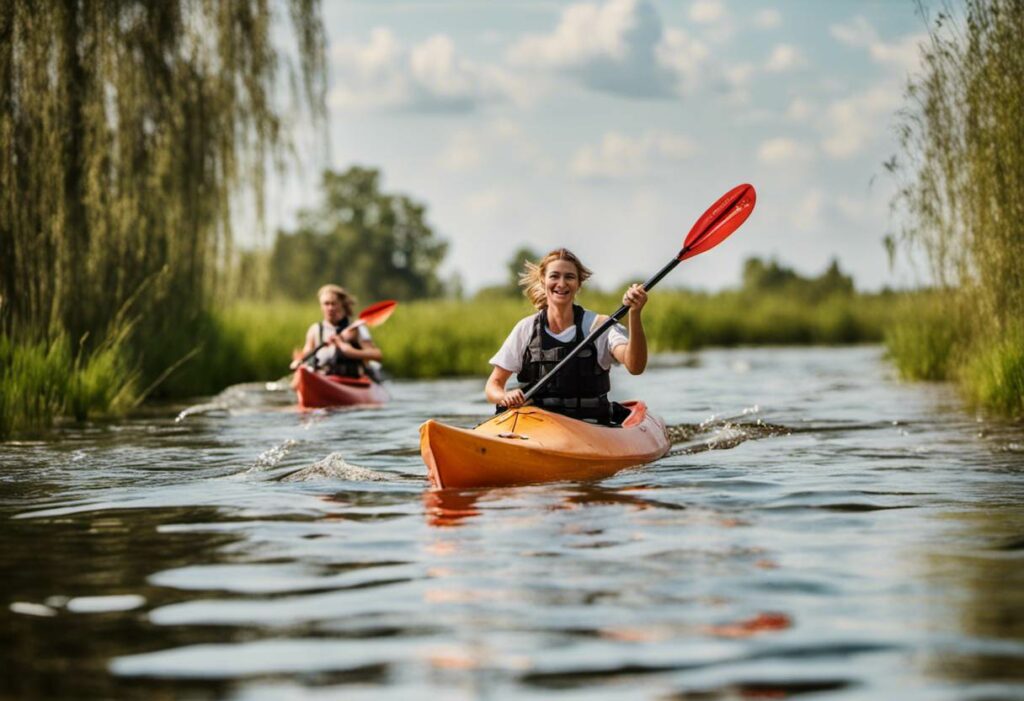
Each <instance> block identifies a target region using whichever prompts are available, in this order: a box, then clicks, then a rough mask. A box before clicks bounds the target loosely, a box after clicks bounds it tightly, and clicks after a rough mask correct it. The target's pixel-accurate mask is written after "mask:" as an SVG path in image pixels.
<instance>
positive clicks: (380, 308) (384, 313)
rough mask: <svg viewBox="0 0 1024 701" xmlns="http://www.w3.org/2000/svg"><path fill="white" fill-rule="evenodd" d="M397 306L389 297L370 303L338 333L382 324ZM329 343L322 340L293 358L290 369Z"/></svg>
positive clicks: (329, 341) (329, 340)
mask: <svg viewBox="0 0 1024 701" xmlns="http://www.w3.org/2000/svg"><path fill="white" fill-rule="evenodd" d="M397 306H398V302H396V301H394V300H391V299H386V300H384V301H383V302H377V303H376V304H371V305H370V306H368V307H367V308H366V309H364V310H363V311H361V312H360V313H359V318H358V319H356V320H355V321H353V322H352V323H351V324H349V325H348V326H346V327H345V328H344V329H342V330H341V331H340V332H338V335H339V336H340V335H341V334H343V333H345V332H346V331H348V330H349V329H354V328H358V327H360V326H369V327H370V328H373V327H374V326H380V325H381V324H383V323H384V322H385V321H387V320H388V317H389V316H391V313H392V312H393V311H395V307H397ZM332 339H333V337H332ZM329 343H331V339H328V340H326V341H324V342H323V343H321V344H320V345H319V346H317V347H316V348H314V349H313V350H311V351H310V352H308V353H306V354H305V355H304V356H302V357H301V358H298V359H296V360H293V361H292V364H291V365H290V366H289V367H290V368H291V369H292V370H294V369H296V368H297V367H299V366H300V365H302V364H303V363H305V362H307V361H308V360H309V359H310V358H312V357H313V356H314V355H315V354H316V352H317V351H318V350H320V349H321V348H323V347H324V346H326V345H327V344H329Z"/></svg>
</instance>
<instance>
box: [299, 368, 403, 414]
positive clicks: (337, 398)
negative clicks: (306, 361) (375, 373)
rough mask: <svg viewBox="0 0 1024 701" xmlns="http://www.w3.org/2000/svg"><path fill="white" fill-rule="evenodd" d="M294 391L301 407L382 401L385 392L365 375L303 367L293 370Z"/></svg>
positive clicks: (311, 407)
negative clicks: (334, 372) (332, 373)
mask: <svg viewBox="0 0 1024 701" xmlns="http://www.w3.org/2000/svg"><path fill="white" fill-rule="evenodd" d="M295 391H296V393H297V394H298V395H299V406H300V407H301V408H303V409H320V408H329V407H341V406H360V405H365V404H370V405H372V404H384V403H385V402H387V401H388V393H387V392H385V391H384V388H383V387H381V386H380V385H379V384H377V383H376V382H372V381H370V380H367V379H365V378H359V379H357V378H351V377H340V376H338V375H321V374H320V373H317V372H313V371H312V370H310V369H309V368H307V367H305V366H303V367H300V368H299V369H298V370H296V371H295Z"/></svg>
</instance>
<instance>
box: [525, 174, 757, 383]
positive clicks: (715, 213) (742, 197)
mask: <svg viewBox="0 0 1024 701" xmlns="http://www.w3.org/2000/svg"><path fill="white" fill-rule="evenodd" d="M756 201H757V193H756V192H754V186H753V185H737V186H736V187H734V188H733V189H731V190H729V192H727V193H725V194H724V195H722V197H720V198H719V200H718V201H717V202H715V203H714V204H713V205H711V207H709V208H708V210H707V211H706V212H704V214H703V215H701V217H700V219H698V220H697V221H696V223H694V225H693V228H692V229H690V233H689V234H687V235H686V239H685V240H684V241H683V247H682V248H681V249H680V250H679V253H678V254H676V257H675V258H673V259H672V260H671V261H670V262H669V263H668V265H666V266H665V267H664V268H662V269H661V270H659V271H658V272H657V273H655V274H654V277H652V278H651V279H650V280H648V281H647V282H645V283H644V290H645V291H650V289H651V288H652V287H654V286H655V285H656V284H658V282H659V281H660V280H661V279H662V278H663V277H665V276H666V275H668V274H669V272H670V271H671V270H672V269H673V268H674V267H676V266H677V265H679V264H680V263H682V262H683V261H684V260H686V259H687V258H693V257H694V256H696V255H699V254H701V253H704V251H709V250H711V249H712V248H714V247H715V246H717V245H718V244H720V243H722V241H724V240H725V239H726V238H728V237H729V234H731V233H732V232H734V231H736V229H738V228H740V225H741V224H742V223H743V222H745V221H746V220H747V217H749V216H750V213H751V212H752V211H753V210H754V203H755V202H756ZM628 311H629V307H627V306H626V305H622V306H621V307H619V310H618V311H617V312H615V313H614V314H612V315H611V316H610V317H608V319H606V320H605V322H604V323H603V324H601V325H600V326H598V327H597V328H596V329H594V330H593V331H591V332H590V333H589V334H587V337H586V338H584V339H583V341H582V342H581V343H580V344H579V345H577V346H576V347H575V348H573V349H572V350H571V351H570V352H569V354H568V355H567V356H565V357H564V358H562V360H561V361H560V362H559V363H558V364H557V365H556V366H555V367H553V368H551V372H549V373H548V374H546V375H545V376H544V377H542V378H540V380H538V381H537V384H535V385H534V386H533V387H531V388H530V391H529V392H526V394H525V395H524V396H525V397H526V399H527V401H528V400H529V399H530V398H531V397H533V395H535V394H537V392H538V391H540V389H541V387H543V386H544V385H546V384H547V383H548V381H550V380H551V378H552V377H554V375H555V373H556V372H558V371H559V370H561V369H562V368H563V367H564V366H565V364H566V363H568V362H569V360H570V359H571V358H573V356H575V355H576V354H577V353H578V352H579V351H580V350H582V348H583V347H584V346H585V345H587V344H588V343H590V342H591V341H593V340H594V339H595V338H597V337H598V336H600V335H601V334H603V333H604V332H605V331H607V330H608V329H610V328H611V327H612V325H613V324H614V323H616V322H617V321H618V320H619V319H621V318H622V317H623V316H625V315H626V312H628Z"/></svg>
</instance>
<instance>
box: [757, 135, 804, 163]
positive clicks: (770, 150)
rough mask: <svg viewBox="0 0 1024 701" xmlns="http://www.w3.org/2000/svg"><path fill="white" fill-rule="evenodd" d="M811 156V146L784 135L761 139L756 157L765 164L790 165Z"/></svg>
mask: <svg viewBox="0 0 1024 701" xmlns="http://www.w3.org/2000/svg"><path fill="white" fill-rule="evenodd" d="M813 157H814V151H813V149H812V148H811V147H809V146H807V145H806V144H802V143H800V142H799V141H796V140H795V139H789V138H786V137H778V138H774V139H768V140H767V141H763V142H762V143H761V145H760V146H759V147H758V149H757V159H758V160H759V161H761V162H762V163H765V164H767V165H792V164H794V163H797V162H804V161H809V160H811V159H812V158H813Z"/></svg>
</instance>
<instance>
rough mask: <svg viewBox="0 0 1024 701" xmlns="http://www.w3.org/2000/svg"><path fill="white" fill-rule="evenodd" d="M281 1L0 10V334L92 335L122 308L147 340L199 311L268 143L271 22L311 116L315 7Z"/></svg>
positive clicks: (276, 116) (279, 139)
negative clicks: (284, 29)
mask: <svg viewBox="0 0 1024 701" xmlns="http://www.w3.org/2000/svg"><path fill="white" fill-rule="evenodd" d="M282 2H284V4H283V5H281V6H279V7H277V8H276V9H275V8H274V7H271V6H270V5H269V4H268V2H267V0H161V1H160V2H148V1H145V0H77V1H76V0H68V1H67V2H44V3H36V2H29V1H28V0H7V1H6V2H4V3H0V104H2V114H0V331H2V332H4V333H8V334H17V335H19V336H25V337H33V338H35V339H44V340H45V339H47V338H52V337H55V336H56V335H59V334H62V333H66V334H69V335H70V337H71V338H74V339H79V338H83V337H91V338H103V337H104V334H105V332H106V331H107V330H108V327H109V324H110V323H111V321H112V319H113V318H114V316H115V315H116V313H117V312H118V310H120V309H122V307H123V306H124V304H125V303H126V302H127V301H128V300H129V299H132V297H133V295H135V299H136V301H135V302H134V304H135V305H136V310H137V313H138V315H140V316H142V317H143V318H142V322H143V323H142V324H140V325H139V328H140V329H141V333H143V334H146V335H150V336H151V335H153V334H155V333H159V332H160V330H161V329H165V328H166V327H167V326H168V325H173V324H175V323H180V321H181V320H182V319H186V318H192V317H194V316H195V315H196V314H198V313H200V312H201V311H202V310H203V309H204V308H205V305H207V304H208V303H209V299H210V294H211V291H212V289H213V286H214V284H215V282H216V279H217V277H218V275H219V274H220V273H221V272H222V270H223V267H224V264H225V262H226V260H227V257H228V256H229V255H230V251H231V247H230V244H231V218H230V204H231V199H232V196H233V195H235V194H237V192H238V191H239V188H240V187H242V186H245V187H248V188H250V191H251V192H252V194H253V196H254V199H255V201H256V202H257V203H260V204H261V203H262V202H263V197H264V192H263V191H264V174H265V169H266V168H267V164H268V163H269V162H271V160H272V156H274V154H277V153H278V152H279V151H280V148H281V146H282V145H283V142H284V141H285V139H284V136H285V135H286V127H287V126H288V125H286V124H284V123H283V122H282V116H281V115H282V114H283V111H282V110H281V108H280V107H279V106H278V103H279V102H280V100H279V99H278V97H279V95H280V92H281V91H280V90H278V88H277V83H276V81H275V79H276V77H277V73H278V71H279V64H280V52H279V51H277V50H275V47H274V46H273V44H272V35H274V36H279V33H278V32H277V31H276V30H275V29H274V27H275V26H278V25H279V24H280V19H281V18H280V15H284V16H285V17H286V18H290V20H291V23H292V27H293V30H294V31H293V36H294V43H295V46H296V47H297V52H298V58H299V62H298V63H299V67H300V72H301V75H302V80H301V84H302V86H303V98H304V101H305V104H306V105H307V107H308V108H309V110H310V113H311V114H312V115H314V116H315V117H320V118H322V117H323V114H324V106H323V105H324V92H325V90H324V86H325V84H326V78H325V75H326V70H325V59H324V55H325V39H324V31H323V27H322V24H321V20H320V13H319V3H318V2H317V1H316V0H290V2H285V0H282ZM260 209H262V207H260ZM140 290H142V292H141V294H137V293H138V292H139V291H140Z"/></svg>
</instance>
